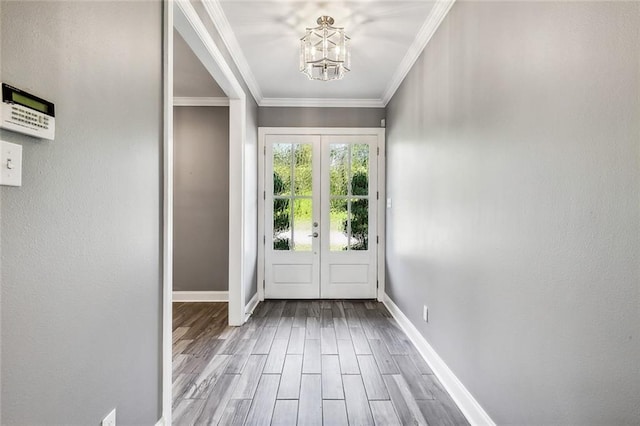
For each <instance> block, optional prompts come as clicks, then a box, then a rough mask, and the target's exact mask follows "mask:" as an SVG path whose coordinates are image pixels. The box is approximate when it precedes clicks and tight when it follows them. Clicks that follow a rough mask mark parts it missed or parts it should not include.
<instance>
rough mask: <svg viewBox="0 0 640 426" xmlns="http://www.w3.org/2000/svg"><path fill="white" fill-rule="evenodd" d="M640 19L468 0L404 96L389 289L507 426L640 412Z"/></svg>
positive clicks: (391, 135)
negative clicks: (424, 315)
mask: <svg viewBox="0 0 640 426" xmlns="http://www.w3.org/2000/svg"><path fill="white" fill-rule="evenodd" d="M639 28H640V3H637V2H611V3H602V2H535V3H527V2H504V3H493V2H458V3H456V4H455V5H454V6H453V8H452V10H451V12H450V13H449V15H448V16H447V17H446V19H445V21H444V23H443V25H442V26H441V27H440V28H439V29H438V31H437V33H436V34H435V36H434V38H433V39H432V40H431V42H430V44H429V45H428V46H427V48H426V49H425V51H424V52H423V54H422V56H421V57H420V58H419V60H418V61H417V62H416V64H415V65H414V67H413V69H412V70H411V72H410V73H409V75H408V76H407V78H406V79H405V81H404V82H403V84H402V86H401V87H400V89H399V91H398V92H397V93H396V94H395V96H394V97H393V100H392V101H391V103H390V104H389V106H388V110H387V131H388V133H387V137H388V138H387V147H388V165H387V167H388V182H387V185H388V187H387V189H388V196H389V197H391V198H392V206H393V207H392V208H391V209H390V210H389V211H388V213H389V215H388V218H387V219H388V222H387V223H388V229H387V238H388V246H387V263H388V264H387V271H388V284H387V285H388V288H387V291H388V293H389V294H390V296H391V298H392V299H393V300H394V301H395V302H396V304H397V305H398V306H399V307H400V308H401V309H402V311H403V312H405V313H406V314H407V316H408V317H409V318H410V319H411V320H412V321H413V322H414V324H415V325H416V326H417V327H418V328H419V330H420V331H421V332H422V333H423V334H424V336H425V337H426V338H427V339H428V341H429V342H430V343H431V344H432V346H433V347H434V348H435V350H436V351H437V352H438V353H439V354H440V356H441V357H442V358H443V359H444V361H445V362H446V363H447V364H448V365H449V366H450V367H451V369H452V370H453V372H454V373H455V374H456V375H457V377H458V378H459V379H460V380H461V381H462V383H464V384H465V386H466V387H467V388H468V389H469V391H470V392H471V393H472V394H473V395H474V396H475V397H476V399H477V400H478V401H479V403H480V404H481V405H482V406H483V407H484V408H485V410H486V411H487V412H488V414H489V415H490V416H491V417H492V418H493V420H494V421H496V422H497V423H498V424H529V425H531V424H580V425H586V424H593V425H596V424H600V425H602V424H609V425H613V424H615V425H622V424H638V422H639V421H640V412H639V410H640V404H638V395H640V388H639V386H640V385H639V384H640V377H639V371H640V369H639V368H638V362H639V360H640V350H639V342H640V338H639V337H640V336H639V333H638V332H639V331H640V330H639V327H640V318H639V309H638V306H639V303H640V300H639V299H638V297H639V296H638V295H639V283H640V241H639V240H638V235H640V167H639V163H638V162H639V158H640V143H639V135H640V124H639V123H640V120H639V119H638V117H640V96H639V95H640V83H639V81H640V73H639V71H640V70H639V64H640V60H639V59H640V58H639V50H638V46H640V33H639ZM423 304H427V305H428V306H429V309H430V322H429V324H428V325H427V324H426V323H424V322H422V320H421V311H422V305H423Z"/></svg>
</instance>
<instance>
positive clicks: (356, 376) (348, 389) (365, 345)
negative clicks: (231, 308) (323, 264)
mask: <svg viewBox="0 0 640 426" xmlns="http://www.w3.org/2000/svg"><path fill="white" fill-rule="evenodd" d="M173 424H174V425H192V424H197V425H201V424H207V425H210V424H211V425H225V426H226V425H296V424H298V425H331V426H337V425H374V424H375V425H384V426H387V425H400V424H402V425H418V424H420V425H426V424H429V425H438V426H439V425H467V424H468V422H467V421H466V419H465V418H464V416H463V415H462V413H461V412H460V410H459V409H458V407H457V406H456V405H455V403H454V402H453V401H452V400H451V398H450V397H449V395H448V394H447V393H446V392H445V390H444V389H443V388H442V386H441V384H440V383H439V382H438V380H437V379H436V377H435V376H434V375H433V373H432V371H431V370H430V369H429V367H428V365H427V364H426V363H425V362H424V360H423V359H422V358H421V357H420V355H419V354H418V352H417V351H416V349H415V348H414V347H413V345H412V344H411V343H410V341H409V339H408V338H407V337H406V335H405V334H404V333H403V332H402V331H401V330H400V328H399V327H398V325H397V323H396V322H395V320H394V319H393V318H392V317H391V315H390V314H389V312H388V311H387V310H386V308H385V307H384V306H383V305H382V304H381V303H378V302H373V301H292V300H287V301H265V302H263V303H261V304H260V305H259V306H258V307H257V308H256V310H255V312H254V314H253V316H252V317H251V318H250V319H249V321H248V322H247V323H246V324H245V325H244V326H242V327H228V326H227V305H226V303H174V304H173Z"/></svg>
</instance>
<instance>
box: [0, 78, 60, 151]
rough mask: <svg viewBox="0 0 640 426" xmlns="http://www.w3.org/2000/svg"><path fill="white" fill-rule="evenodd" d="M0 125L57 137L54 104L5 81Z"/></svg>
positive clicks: (45, 136) (41, 135) (0, 109)
mask: <svg viewBox="0 0 640 426" xmlns="http://www.w3.org/2000/svg"><path fill="white" fill-rule="evenodd" d="M0 127H3V128H5V129H7V130H13V131H15V132H18V133H24V134H27V135H30V136H35V137H38V138H43V139H49V140H53V139H54V137H55V115H54V105H53V103H51V102H48V101H45V100H44V99H40V98H38V97H36V96H33V95H31V94H29V93H26V92H24V91H22V90H19V89H16V88H15V87H12V86H9V85H8V84H5V83H3V84H2V105H1V106H0Z"/></svg>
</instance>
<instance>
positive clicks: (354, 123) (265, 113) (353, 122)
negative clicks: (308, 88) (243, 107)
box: [258, 107, 385, 127]
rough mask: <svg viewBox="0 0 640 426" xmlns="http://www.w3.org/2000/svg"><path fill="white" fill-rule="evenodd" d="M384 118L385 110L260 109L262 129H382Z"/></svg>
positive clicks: (259, 118)
mask: <svg viewBox="0 0 640 426" xmlns="http://www.w3.org/2000/svg"><path fill="white" fill-rule="evenodd" d="M384 117H385V110H384V108H310V107H307V108H288V107H259V108H258V126H260V127H380V120H381V119H383V118H384Z"/></svg>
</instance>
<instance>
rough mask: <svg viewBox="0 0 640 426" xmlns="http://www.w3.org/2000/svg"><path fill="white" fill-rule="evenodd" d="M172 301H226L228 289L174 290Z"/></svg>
mask: <svg viewBox="0 0 640 426" xmlns="http://www.w3.org/2000/svg"><path fill="white" fill-rule="evenodd" d="M173 301H174V302H228V301H229V292H228V291H174V292H173Z"/></svg>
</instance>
